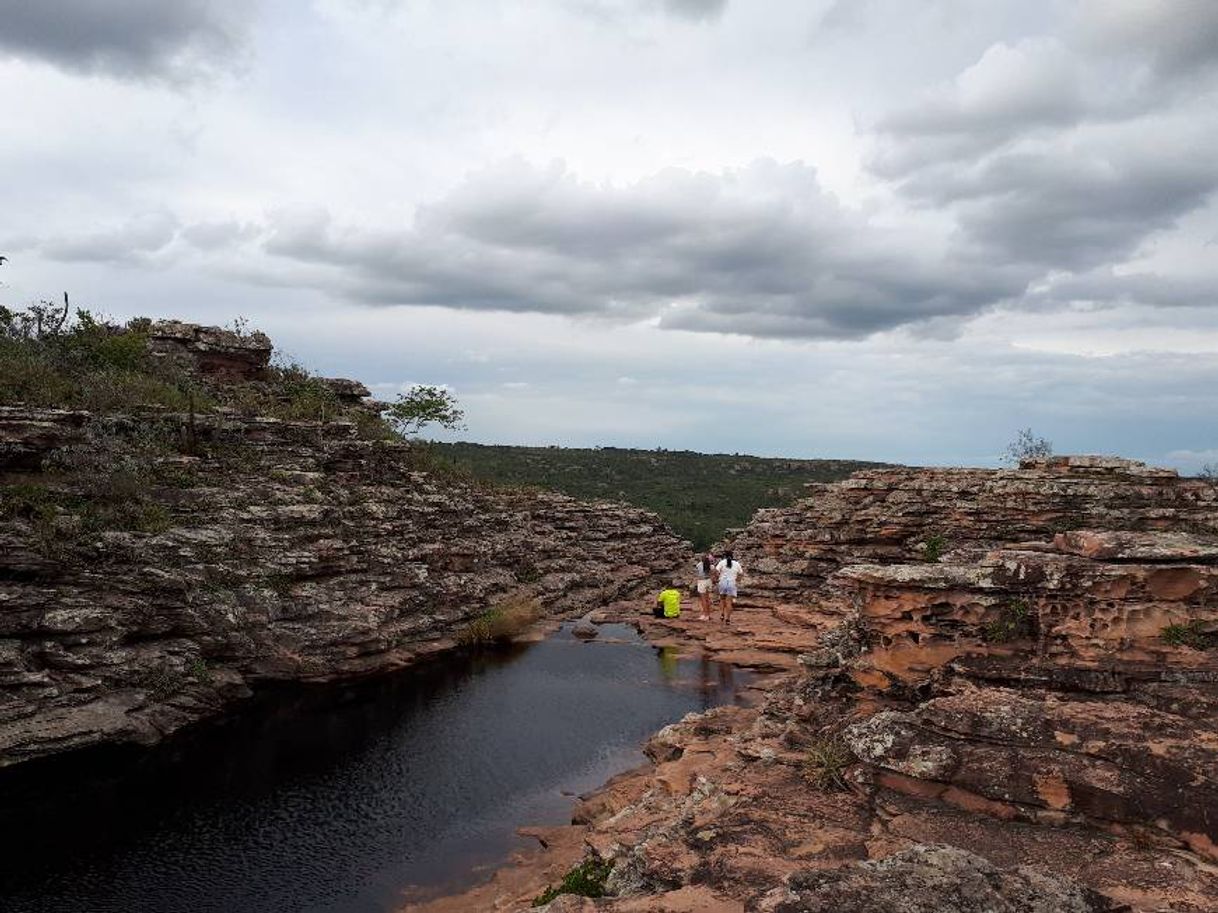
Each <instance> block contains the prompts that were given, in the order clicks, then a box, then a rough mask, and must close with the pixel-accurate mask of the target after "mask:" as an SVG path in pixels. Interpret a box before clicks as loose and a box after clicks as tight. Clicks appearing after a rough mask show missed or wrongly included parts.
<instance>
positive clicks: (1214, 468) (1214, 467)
mask: <svg viewBox="0 0 1218 913" xmlns="http://www.w3.org/2000/svg"><path fill="white" fill-rule="evenodd" d="M1198 475H1200V477H1201V478H1203V479H1205V480H1207V481H1209V482H1215V483H1218V463H1206V464H1205V465H1204V466H1202V467H1201V472H1200V473H1198Z"/></svg>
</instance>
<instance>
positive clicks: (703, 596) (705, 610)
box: [698, 590, 711, 621]
mask: <svg viewBox="0 0 1218 913" xmlns="http://www.w3.org/2000/svg"><path fill="white" fill-rule="evenodd" d="M698 599H700V600H701V601H702V618H701V619H700V620H701V621H710V610H711V604H710V590H703V591H702V592H701V593H699V594H698Z"/></svg>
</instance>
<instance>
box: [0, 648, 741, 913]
mask: <svg viewBox="0 0 1218 913" xmlns="http://www.w3.org/2000/svg"><path fill="white" fill-rule="evenodd" d="M744 678H745V676H744V675H743V674H742V673H740V672H738V671H734V670H732V669H731V668H730V667H728V666H724V665H721V664H717V663H712V662H708V661H701V662H699V661H691V660H678V659H676V658H675V657H674V656H673V655H671V653H668V652H666V651H661V650H657V649H655V648H653V647H650V646H648V645H647V644H645V643H644V642H643V641H642V640H641V639H640V638H639V637H638V635H637V634H636V633H635V632H634V630H633V629H631V628H628V627H625V626H621V625H606V626H603V627H602V628H601V636H600V638H599V639H598V640H596V641H593V642H591V643H582V642H580V641H577V640H575V639H574V638H573V637H572V636H571V634H570V631H569V628H566V627H564V628H563V629H562V630H561V631H559V632H558V633H556V634H554V635H553V636H551V637H550V638H548V639H546V640H545V641H542V642H540V643H536V644H531V645H525V646H520V647H515V648H513V649H511V650H508V651H504V652H490V653H481V654H478V655H464V654H450V655H448V656H445V657H442V658H439V659H436V660H434V661H431V662H428V663H425V664H422V665H419V666H416V667H413V668H411V669H408V670H405V671H403V672H399V673H395V674H392V675H387V676H381V677H377V678H373V679H366V680H362V681H358V682H351V683H344V684H334V685H325V686H308V687H306V686H300V685H294V686H277V687H275V688H272V689H268V690H266V691H263V692H261V693H260V694H259V695H257V696H256V697H255V698H253V699H251V700H250V701H248V702H246V703H245V705H243V706H242V707H241V708H240V709H239V710H238V711H236V712H235V713H233V714H231V715H229V716H228V717H227V718H225V719H224V720H223V721H222V722H218V723H214V724H205V725H200V726H196V727H194V728H193V729H190V730H187V731H185V732H183V733H180V734H179V735H177V736H175V737H174V738H171V739H169V740H168V741H167V742H165V743H163V744H162V745H160V746H157V747H156V748H153V749H150V750H148V749H136V748H132V749H123V750H110V751H97V752H89V753H84V754H81V755H79V756H75V757H68V758H64V759H53V760H51V761H46V762H40V763H35V764H31V765H29V767H28V768H26V769H22V768H21V767H18V768H16V769H14V770H11V771H0V910H4V911H6V913H59V911H64V913H69V911H70V913H108V911H116V913H117V911H122V913H212V911H216V913H221V911H222V913H278V911H283V913H288V911H290V913H304V911H309V913H323V911H324V913H381V911H388V910H394V909H396V908H397V907H398V906H400V904H401V903H402V902H403V900H404V899H406V898H407V897H417V896H423V895H426V894H428V893H436V892H439V891H443V890H449V889H454V888H456V887H459V886H462V885H468V884H471V883H473V882H474V881H475V880H476V879H478V878H479V877H483V876H485V874H486V872H487V871H489V869H490V868H492V867H493V866H494V865H496V864H499V863H501V862H503V861H505V859H506V858H507V856H508V855H509V854H510V852H511V851H512V850H513V849H516V848H518V847H520V846H525V845H527V841H525V840H524V839H523V838H521V837H518V836H516V834H515V828H516V827H518V826H520V825H522V824H560V823H564V822H566V821H567V820H568V819H569V817H570V814H571V810H572V808H573V805H574V802H575V798H574V797H575V795H576V794H578V793H580V792H584V791H587V790H590V789H592V788H594V787H596V786H597V785H599V784H600V783H602V782H603V781H604V780H606V779H607V778H608V777H610V776H612V775H613V774H614V773H617V772H619V771H622V770H625V769H627V768H629V767H631V766H634V765H635V764H637V763H639V762H640V761H641V760H642V759H643V756H642V753H641V751H640V746H641V744H642V742H643V740H644V739H646V737H647V736H648V735H650V734H651V733H653V732H655V731H656V730H657V729H659V728H661V727H662V726H664V725H665V724H667V723H669V722H672V721H674V720H677V719H679V718H680V717H682V716H683V715H684V714H685V713H687V712H689V711H691V710H701V709H704V708H708V707H711V706H715V705H718V704H723V703H729V702H731V701H733V700H735V698H736V694H737V689H738V688H740V687H742V686H743V684H744Z"/></svg>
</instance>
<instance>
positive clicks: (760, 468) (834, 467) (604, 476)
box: [430, 443, 883, 548]
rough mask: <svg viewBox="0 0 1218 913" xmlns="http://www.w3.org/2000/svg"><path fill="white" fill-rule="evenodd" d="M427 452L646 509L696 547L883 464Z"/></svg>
mask: <svg viewBox="0 0 1218 913" xmlns="http://www.w3.org/2000/svg"><path fill="white" fill-rule="evenodd" d="M430 446H431V447H432V448H434V453H435V454H436V455H437V456H439V457H441V458H442V459H444V460H446V461H448V462H451V463H453V464H454V465H455V466H456V467H457V468H459V469H463V470H465V471H467V472H469V473H470V474H471V475H473V476H475V477H477V478H484V479H489V480H491V481H495V482H504V483H508V484H513V485H537V486H539V487H542V488H552V489H557V490H558V491H563V492H566V493H567V494H570V495H574V496H576V497H579V498H613V499H615V500H619V501H626V502H628V503H631V504H636V505H639V506H640V507H647V508H650V509H651V510H654V511H655V512H656V513H658V514H659V515H660V516H661V517H663V518H664V519H665V520H667V521H668V523H669V525H670V526H672V528H673V529H674V530H676V531H677V532H678V533H679V534H680V535H682V536H684V537H685V538H686V539H689V540H690V541H691V542H693V543H694V546H695V547H696V548H705V547H706V546H708V545H710V544H711V543H713V542H715V541H717V540H719V539H720V538H721V537H722V536H723V533H724V531H726V530H728V529H730V528H732V527H737V526H743V525H744V524H745V523H747V522H748V520H749V518H750V517H751V516H752V515H753V512H754V511H756V510H757V508H759V507H777V506H781V505H785V504H790V503H791V502H792V501H794V500H795V499H796V498H798V497H800V496H801V494H802V492H803V486H804V483H806V482H832V481H835V480H837V479H844V478H845V477H846V476H848V475H850V473H852V472H855V471H857V470H859V469H868V468H871V467H875V466H881V465H883V464H881V463H863V462H858V461H855V460H788V459H775V458H768V457H755V456H735V455H730V454H711V453H694V452H692V451H688V450H629V449H624V448H618V447H598V448H595V449H591V450H584V449H574V448H565V447H504V446H491V445H486V444H439V443H435V444H431V445H430Z"/></svg>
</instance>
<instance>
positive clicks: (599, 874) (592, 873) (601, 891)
mask: <svg viewBox="0 0 1218 913" xmlns="http://www.w3.org/2000/svg"><path fill="white" fill-rule="evenodd" d="M612 871H613V863H612V862H601V861H600V860H599V859H591V858H589V859H585V860H584V861H583V862H581V863H580V864H579V865H577V866H575V867H573V868H572V869H571V870H570V871H569V872H567V874H566V875H564V876H563V879H562V881H560V882H559V883H558V884H557V885H551V886H550V887H548V888H546V889H545V890H544V891H542V892H541V893H540V894H538V895H537V897H536V898H534V899H533V906H535V907H544V906H545V905H546V904H548V903H549V902H550V901H552V900H554V898H556V897H558V896H559V895H560V894H576V895H578V896H580V897H604V896H605V881H606V880H607V879H608V878H609V873H610V872H612Z"/></svg>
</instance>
